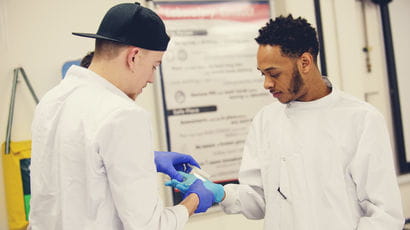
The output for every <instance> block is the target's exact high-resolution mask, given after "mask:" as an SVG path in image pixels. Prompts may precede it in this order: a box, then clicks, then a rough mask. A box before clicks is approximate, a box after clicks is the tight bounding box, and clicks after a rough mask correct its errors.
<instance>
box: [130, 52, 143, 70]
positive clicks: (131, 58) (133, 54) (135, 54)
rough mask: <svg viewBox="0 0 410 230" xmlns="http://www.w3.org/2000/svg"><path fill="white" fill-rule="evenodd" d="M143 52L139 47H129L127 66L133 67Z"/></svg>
mask: <svg viewBox="0 0 410 230" xmlns="http://www.w3.org/2000/svg"><path fill="white" fill-rule="evenodd" d="M140 52H141V50H140V49H139V48H138V47H131V48H129V49H128V52H127V66H128V68H131V69H133V66H134V64H135V61H136V58H138V57H137V55H138V54H139V53H140Z"/></svg>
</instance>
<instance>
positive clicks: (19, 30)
mask: <svg viewBox="0 0 410 230" xmlns="http://www.w3.org/2000/svg"><path fill="white" fill-rule="evenodd" d="M119 2H124V1H118V0H104V1H100V0H88V1H83V0H71V1H54V0H39V1H24V0H0V140H4V138H5V128H6V124H7V111H8V105H9V97H10V90H11V80H12V77H13V76H12V70H13V68H15V67H17V66H23V67H24V68H25V70H26V72H27V74H28V76H29V77H30V79H31V82H32V85H33V87H34V89H35V90H36V91H37V94H38V96H39V97H41V96H42V95H44V93H45V92H47V91H48V90H49V89H50V88H52V87H53V86H55V85H56V84H58V82H59V81H60V73H61V66H62V64H63V63H64V62H65V61H67V60H70V59H77V58H79V57H82V56H83V55H84V54H85V53H86V52H87V51H89V50H91V49H93V40H92V39H86V38H80V37H75V36H72V35H71V32H73V31H77V32H95V31H96V30H97V25H98V24H99V22H100V20H101V18H102V16H103V15H104V13H105V12H106V10H107V9H108V8H110V7H111V6H112V5H114V4H117V3H119ZM355 2H356V1H355V0H323V1H322V7H323V12H322V13H323V23H324V32H325V41H326V44H325V45H326V52H327V58H328V69H329V75H330V76H331V78H333V81H334V82H335V83H336V85H338V86H339V87H340V88H342V89H345V90H346V91H348V92H350V93H352V94H354V95H356V96H357V97H361V98H365V96H364V93H365V92H370V91H374V90H376V91H377V95H378V96H376V97H373V98H371V100H370V102H372V103H374V104H375V105H377V107H378V108H379V109H380V110H381V111H382V112H383V113H384V114H385V116H386V117H387V119H390V114H389V111H390V110H389V109H390V108H389V101H388V94H387V88H386V85H387V84H386V83H387V80H386V79H387V77H386V73H385V69H384V67H383V66H384V59H383V58H384V56H383V49H382V41H381V40H380V39H379V40H377V39H376V40H375V41H374V43H373V44H374V45H373V46H374V50H375V52H374V53H373V55H374V57H373V60H374V66H375V72H374V74H373V75H372V76H368V75H367V74H366V73H365V71H364V70H363V66H362V65H363V64H364V61H363V59H362V54H361V53H360V51H358V50H357V49H361V44H360V41H361V39H362V38H361V32H360V25H359V24H358V21H357V20H359V18H360V16H359V15H358V11H357V3H355ZM275 5H276V8H277V10H276V12H275V14H276V15H277V14H280V13H288V12H291V13H293V15H294V16H304V17H306V18H307V19H308V20H309V21H310V22H312V23H313V24H314V21H315V17H314V8H313V0H309V1H305V0H286V1H285V0H278V1H276V3H275ZM336 9H337V10H336ZM369 12H370V13H369V17H370V19H371V20H368V22H369V28H372V29H371V30H372V33H373V35H374V37H375V38H377V37H379V38H380V37H381V35H380V34H379V33H380V30H378V28H380V24H379V21H378V16H379V15H378V14H377V12H378V11H377V9H376V8H374V9H371V10H370V11H369ZM344 23H345V24H346V25H343V24H344ZM352 25H356V27H355V26H352ZM372 42H373V41H372ZM376 67H377V68H376ZM342 76H343V77H342ZM372 79H376V80H372ZM365 81H368V82H369V81H371V82H372V84H371V86H369V85H368V84H365ZM19 85H20V86H19V89H18V93H17V101H16V110H15V119H14V127H13V140H24V139H30V123H31V118H32V115H33V112H32V111H33V110H34V102H33V100H32V99H31V96H30V94H29V92H28V90H27V89H26V88H25V86H24V84H19ZM369 87H370V88H369ZM154 96H155V92H154V87H152V86H151V87H148V88H146V89H145V90H144V93H143V94H142V95H141V97H139V98H138V100H137V103H138V104H140V105H142V106H143V107H145V108H146V109H147V110H149V111H151V112H152V115H153V116H152V120H153V121H154V122H153V126H154V132H155V137H156V138H155V141H156V142H155V146H156V148H157V149H161V145H160V143H159V138H158V132H159V130H160V129H159V125H158V124H159V122H158V119H157V117H156V114H157V113H156V108H157V107H156V106H155V98H154ZM0 161H1V158H0ZM402 180H403V184H402V185H401V188H400V189H401V191H402V197H403V204H405V205H404V208H405V212H406V214H407V216H410V200H409V197H410V195H409V194H410V185H409V184H408V183H407V182H406V181H407V180H406V179H402ZM160 192H161V194H162V195H163V196H164V191H163V190H161V191H160ZM262 226H263V223H262V221H251V220H246V219H245V218H244V217H242V216H239V215H233V216H226V215H224V214H222V213H220V212H214V213H211V214H207V215H202V216H197V217H194V218H191V220H190V222H189V223H188V225H187V227H186V228H185V229H187V230H190V229H192V230H194V229H195V230H205V229H218V230H219V229H221V230H225V229H226V230H227V229H262ZM0 229H1V230H3V229H7V217H6V209H5V198H4V186H3V170H2V166H1V164H0Z"/></svg>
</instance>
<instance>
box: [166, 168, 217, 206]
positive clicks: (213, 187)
mask: <svg viewBox="0 0 410 230" xmlns="http://www.w3.org/2000/svg"><path fill="white" fill-rule="evenodd" d="M178 173H179V174H181V176H183V178H184V180H183V181H182V182H179V181H177V180H175V179H172V180H170V181H167V182H165V185H166V186H171V187H174V188H177V189H179V190H180V191H181V192H182V193H186V192H187V191H188V189H189V188H190V186H191V185H192V183H194V182H195V180H197V179H198V178H197V177H196V176H194V175H192V174H187V173H184V172H178ZM203 184H204V186H205V188H207V189H208V190H209V191H211V192H212V193H213V195H214V199H213V202H214V203H219V202H221V201H222V199H223V198H224V196H225V190H224V187H223V186H222V185H220V184H215V183H213V182H211V181H209V180H205V181H203Z"/></svg>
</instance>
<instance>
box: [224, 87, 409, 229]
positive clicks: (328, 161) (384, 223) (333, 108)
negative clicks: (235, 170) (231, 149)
mask: <svg viewBox="0 0 410 230" xmlns="http://www.w3.org/2000/svg"><path fill="white" fill-rule="evenodd" d="M239 180H240V185H226V186H225V189H226V194H227V196H226V199H225V200H224V201H223V202H222V208H223V210H224V211H225V212H226V213H242V214H244V215H245V216H246V217H248V218H251V219H262V218H264V219H265V229H269V230H288V229H289V230H329V229H332V230H350V229H351V230H353V229H358V230H382V229H383V230H401V229H402V227H403V223H404V218H403V214H402V207H401V199H400V192H399V189H398V185H397V180H396V176H395V171H394V166H393V161H392V150H391V147H390V143H389V136H388V132H387V129H386V127H385V121H384V119H383V117H382V115H381V114H380V113H379V112H377V111H376V110H375V109H374V108H373V107H372V106H370V105H369V104H367V103H365V102H362V101H359V100H357V99H355V98H353V97H351V96H348V95H346V94H345V93H343V92H341V91H338V90H337V89H333V92H332V93H331V94H329V95H327V96H326V97H323V98H321V99H318V100H315V101H311V102H291V103H290V104H288V105H283V104H280V103H279V102H278V103H273V104H271V105H268V106H266V107H265V108H263V109H262V110H261V111H260V112H259V113H258V114H257V115H256V117H255V118H254V120H253V122H252V125H251V128H250V131H249V134H248V138H247V141H246V144H245V147H244V152H243V159H242V164H241V168H240V172H239ZM278 188H280V192H279V191H278Z"/></svg>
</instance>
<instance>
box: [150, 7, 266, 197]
mask: <svg viewBox="0 0 410 230" xmlns="http://www.w3.org/2000/svg"><path fill="white" fill-rule="evenodd" d="M154 4H155V6H154V9H155V11H156V12H157V13H158V15H159V16H160V17H161V18H162V19H163V20H164V23H165V25H166V28H167V33H168V34H169V35H170V37H171V41H170V44H169V46H168V49H167V52H166V53H165V55H164V58H163V62H162V64H161V67H160V81H161V90H159V91H160V94H161V95H160V97H161V98H162V104H161V106H162V110H163V111H164V126H165V135H166V141H167V148H168V151H174V152H181V153H187V154H191V155H192V156H193V157H194V158H195V159H196V160H197V161H198V162H199V164H200V165H201V167H202V169H203V170H205V171H206V172H208V173H209V174H210V175H211V180H212V181H214V182H217V183H221V184H225V183H232V182H233V183H235V182H237V176H238V171H239V167H240V163H241V158H242V151H243V146H244V142H245V139H246V136H247V133H248V130H249V126H250V122H251V121H252V118H253V117H254V116H255V115H256V113H257V112H258V111H259V110H260V109H261V108H262V107H263V106H265V105H267V104H270V103H272V102H273V99H272V96H271V95H270V94H269V93H268V92H267V91H266V90H265V89H264V88H263V81H264V78H263V77H262V76H261V74H260V73H259V71H257V69H256V67H257V65H256V52H257V48H258V45H257V43H256V41H255V40H254V39H255V37H257V35H258V30H259V29H260V28H261V27H262V26H264V25H265V24H266V22H267V21H268V20H269V18H270V6H269V2H268V1H237V0H234V1H223V2H215V1H210V2H198V1H195V2H194V1H192V2H189V1H184V2H165V1H164V2H161V1H155V2H154ZM174 202H175V203H177V202H178V199H175V196H174Z"/></svg>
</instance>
